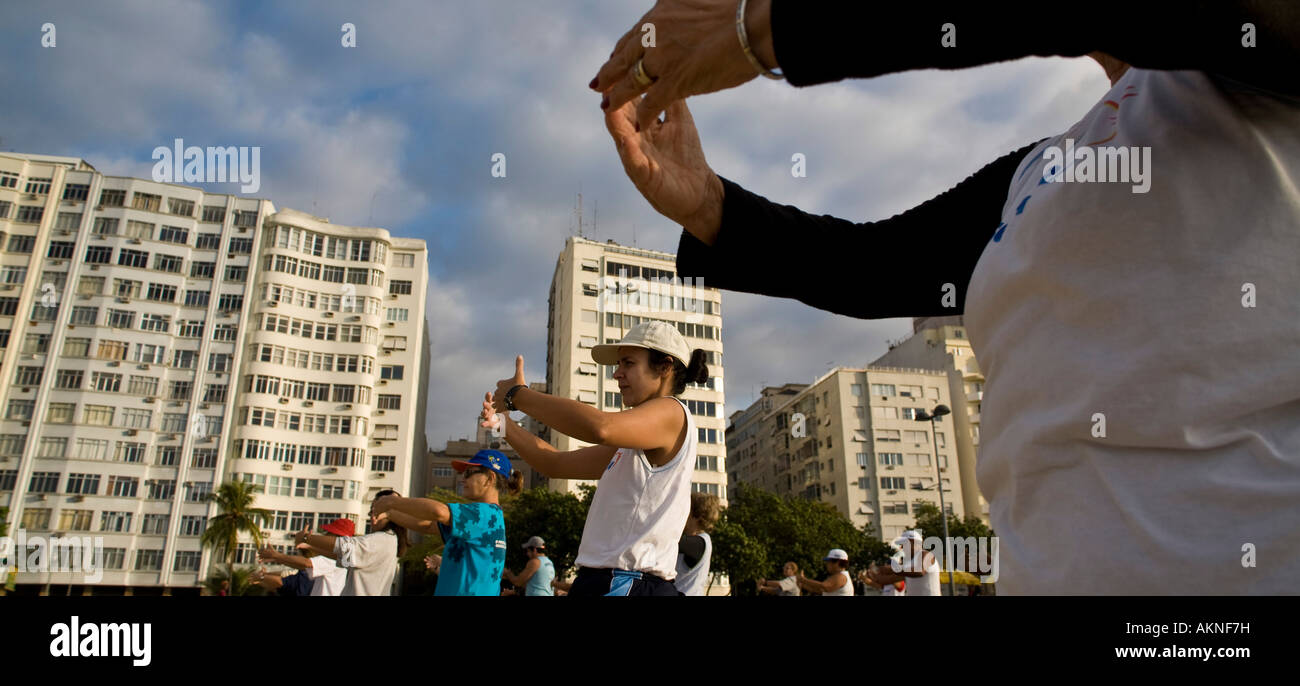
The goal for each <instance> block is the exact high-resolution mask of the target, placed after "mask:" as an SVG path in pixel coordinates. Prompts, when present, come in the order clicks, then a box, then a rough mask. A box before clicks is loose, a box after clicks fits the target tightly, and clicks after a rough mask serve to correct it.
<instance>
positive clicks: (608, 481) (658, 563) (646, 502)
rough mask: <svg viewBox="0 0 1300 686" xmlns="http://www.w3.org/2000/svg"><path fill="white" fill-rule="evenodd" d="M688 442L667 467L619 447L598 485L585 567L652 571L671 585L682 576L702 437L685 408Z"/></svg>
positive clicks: (581, 561) (582, 548) (583, 549)
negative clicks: (680, 544) (681, 547)
mask: <svg viewBox="0 0 1300 686" xmlns="http://www.w3.org/2000/svg"><path fill="white" fill-rule="evenodd" d="M673 399H674V400H676V401H677V403H678V404H679V405H681V407H682V411H683V412H685V413H686V440H684V441H682V447H681V449H680V450H678V451H677V454H676V455H674V456H673V459H671V460H669V461H668V462H667V463H666V464H664V465H663V466H662V467H651V466H650V462H649V461H648V460H646V456H645V452H644V451H641V450H634V449H631V448H619V449H618V452H616V453H614V457H613V459H611V460H610V461H609V466H608V467H606V468H605V474H604V475H603V476H601V478H600V482H599V483H598V484H597V485H596V496H595V498H593V499H592V501H591V510H590V511H588V512H587V523H586V524H585V525H584V526H583V528H582V543H581V544H580V545H579V546H578V558H577V563H578V565H579V566H581V567H595V568H607V569H625V570H629V571H637V572H649V573H651V574H654V575H656V576H658V577H660V578H662V579H664V580H666V581H672V580H673V579H674V578H676V576H677V541H678V539H680V538H681V536H682V529H684V528H686V519H687V518H688V517H689V516H690V514H691V474H692V473H694V470H695V449H696V443H697V440H698V438H699V437H698V436H697V435H696V430H695V420H694V419H693V418H692V417H691V413H690V412H689V411H688V410H687V408H686V405H685V404H684V403H682V401H681V400H680V399H678V398H673Z"/></svg>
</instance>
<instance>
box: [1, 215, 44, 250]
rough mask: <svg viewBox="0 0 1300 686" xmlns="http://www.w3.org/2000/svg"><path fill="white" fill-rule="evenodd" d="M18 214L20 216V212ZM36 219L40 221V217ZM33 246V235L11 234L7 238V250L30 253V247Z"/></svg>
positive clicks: (34, 241) (34, 244)
mask: <svg viewBox="0 0 1300 686" xmlns="http://www.w3.org/2000/svg"><path fill="white" fill-rule="evenodd" d="M19 216H20V217H21V213H19ZM19 221H22V220H21V219H20V220H19ZM36 221H40V218H39V217H38V218H37V219H36ZM35 246H36V237H35V236H11V237H10V238H9V252H22V253H31V251H32V248H34V247H35Z"/></svg>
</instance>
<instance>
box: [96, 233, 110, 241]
mask: <svg viewBox="0 0 1300 686" xmlns="http://www.w3.org/2000/svg"><path fill="white" fill-rule="evenodd" d="M94 238H95V240H97V241H106V240H108V236H106V235H104V234H102V233H97V234H95V236H94Z"/></svg>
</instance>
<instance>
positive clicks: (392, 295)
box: [388, 293, 397, 300]
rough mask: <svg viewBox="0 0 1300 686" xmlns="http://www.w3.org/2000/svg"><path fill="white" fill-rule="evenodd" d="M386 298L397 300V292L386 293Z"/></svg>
mask: <svg viewBox="0 0 1300 686" xmlns="http://www.w3.org/2000/svg"><path fill="white" fill-rule="evenodd" d="M388 299H389V300H397V294H396V293H390V294H389V295H388Z"/></svg>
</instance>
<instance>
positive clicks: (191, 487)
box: [185, 481, 212, 503]
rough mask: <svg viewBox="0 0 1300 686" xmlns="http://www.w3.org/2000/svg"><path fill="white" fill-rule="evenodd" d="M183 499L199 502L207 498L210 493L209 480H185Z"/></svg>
mask: <svg viewBox="0 0 1300 686" xmlns="http://www.w3.org/2000/svg"><path fill="white" fill-rule="evenodd" d="M185 486H186V488H185V500H186V501H187V502H191V503H201V502H203V501H205V500H207V499H208V495H209V494H211V493H212V482H211V481H187V482H185Z"/></svg>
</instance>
